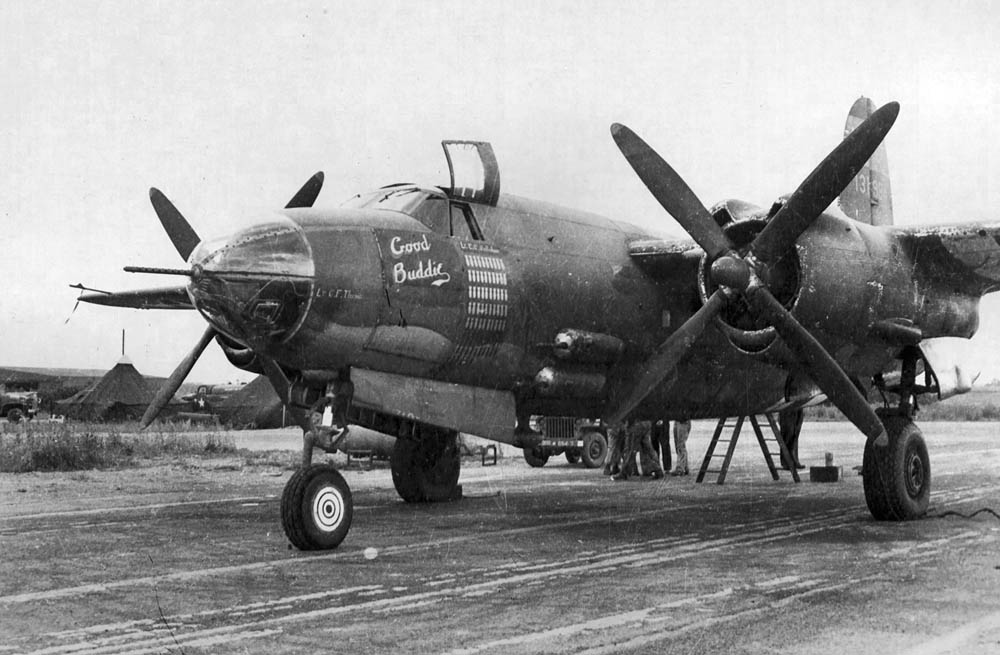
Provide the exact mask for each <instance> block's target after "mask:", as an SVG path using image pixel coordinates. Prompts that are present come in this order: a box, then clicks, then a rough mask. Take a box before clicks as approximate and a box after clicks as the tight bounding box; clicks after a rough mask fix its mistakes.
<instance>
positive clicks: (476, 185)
mask: <svg viewBox="0 0 1000 655" xmlns="http://www.w3.org/2000/svg"><path fill="white" fill-rule="evenodd" d="M441 147H442V148H443V149H444V154H445V158H446V159H447V160H448V172H449V174H450V176H451V187H449V188H441V187H424V186H419V185H416V184H391V185H389V186H385V187H382V188H381V189H377V190H375V191H372V192H370V193H363V194H359V195H357V196H354V197H353V198H351V199H350V200H348V201H347V202H345V203H344V204H343V206H344V207H349V208H354V209H378V210H383V211H394V212H401V213H403V214H406V215H407V216H410V217H412V218H415V219H417V220H418V221H420V222H421V223H423V224H424V225H426V226H427V227H429V228H430V229H431V230H433V231H434V232H436V233H438V234H441V235H443V236H450V237H458V238H461V239H475V240H481V239H482V238H483V233H482V231H481V230H480V227H479V224H478V222H477V221H476V215H475V212H474V211H473V206H474V205H477V204H479V205H490V206H496V204H497V200H498V199H499V197H500V169H499V167H498V166H497V160H496V157H495V156H494V154H493V147H492V146H491V145H490V144H489V143H486V142H485V141H442V142H441Z"/></svg>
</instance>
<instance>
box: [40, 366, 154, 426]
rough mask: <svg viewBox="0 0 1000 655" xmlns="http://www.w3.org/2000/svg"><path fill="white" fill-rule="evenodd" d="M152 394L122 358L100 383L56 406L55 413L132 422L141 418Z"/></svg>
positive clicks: (83, 418) (135, 371)
mask: <svg viewBox="0 0 1000 655" xmlns="http://www.w3.org/2000/svg"><path fill="white" fill-rule="evenodd" d="M153 394H154V390H153V389H151V388H150V386H149V384H148V383H147V382H146V380H145V378H143V377H142V375H140V374H139V371H137V370H135V366H133V365H132V362H131V361H130V360H129V359H128V357H122V358H121V359H120V360H119V361H118V363H117V364H115V366H114V368H112V369H111V370H110V371H108V372H107V373H105V374H104V377H102V378H101V379H100V380H98V381H97V382H95V383H93V384H92V385H90V386H89V387H87V388H85V389H83V390H82V391H80V392H78V393H76V394H74V395H73V396H71V397H69V398H67V399H65V400H61V401H59V402H58V403H57V405H58V407H59V412H61V413H62V414H65V415H66V416H68V417H70V418H75V419H78V420H83V421H123V420H132V419H138V418H140V417H141V416H142V414H143V412H144V411H146V407H148V406H149V403H150V402H152V400H153Z"/></svg>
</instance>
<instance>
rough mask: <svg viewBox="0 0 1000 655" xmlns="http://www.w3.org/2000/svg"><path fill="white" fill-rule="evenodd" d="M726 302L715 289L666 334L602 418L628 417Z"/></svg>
mask: <svg viewBox="0 0 1000 655" xmlns="http://www.w3.org/2000/svg"><path fill="white" fill-rule="evenodd" d="M728 302H729V298H728V296H727V295H726V293H725V292H724V291H722V290H717V291H716V292H715V293H713V294H712V295H711V296H710V297H709V299H708V301H707V302H706V303H705V304H704V305H702V306H701V308H700V309H699V310H698V311H696V312H695V313H694V315H693V316H692V317H691V318H689V319H688V320H687V321H685V322H684V324H683V325H681V326H680V327H679V328H677V330H675V331H674V333H673V334H671V335H670V336H669V337H667V340H666V341H664V342H663V343H662V344H661V345H660V347H659V348H658V349H657V350H656V352H655V353H654V354H653V356H652V357H650V358H649V359H648V360H646V362H645V363H644V364H643V366H642V369H641V370H640V373H639V377H638V379H637V380H636V381H635V382H634V383H633V385H632V386H631V388H629V389H628V391H627V392H625V393H623V394H622V395H621V396H620V398H622V400H620V401H619V402H618V403H617V406H616V407H615V408H614V411H612V412H610V413H608V414H607V416H606V420H607V421H608V422H609V423H611V424H612V425H614V424H616V423H620V422H621V421H622V419H624V418H625V417H626V416H628V414H629V412H631V411H632V410H633V409H635V408H636V406H637V405H639V403H641V402H642V401H643V400H644V399H645V398H646V396H648V395H649V394H650V392H651V391H652V390H653V389H654V388H655V387H656V385H658V384H660V383H661V382H663V380H664V378H666V377H667V376H668V375H670V371H672V370H673V369H674V367H675V366H677V363H678V362H680V361H681V358H682V357H684V355H685V354H687V351H688V350H690V349H691V346H692V345H694V342H695V341H696V340H697V339H698V337H699V336H701V333H702V332H704V331H705V327H706V326H707V325H708V324H709V322H710V321H711V320H712V319H714V318H715V317H716V316H717V315H718V314H719V312H720V311H722V309H723V308H724V307H725V306H726V304H727V303H728Z"/></svg>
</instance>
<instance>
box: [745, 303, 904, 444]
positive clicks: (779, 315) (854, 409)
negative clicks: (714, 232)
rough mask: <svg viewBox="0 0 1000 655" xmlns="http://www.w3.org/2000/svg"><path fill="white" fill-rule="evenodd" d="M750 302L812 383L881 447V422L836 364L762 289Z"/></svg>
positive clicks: (814, 339)
mask: <svg viewBox="0 0 1000 655" xmlns="http://www.w3.org/2000/svg"><path fill="white" fill-rule="evenodd" d="M751 301H752V302H753V304H754V306H755V307H756V309H757V310H758V311H759V312H761V313H762V314H764V315H765V316H766V317H767V318H768V320H769V321H770V323H771V325H773V326H774V329H775V330H777V332H778V334H779V335H781V338H782V339H783V340H784V341H785V344H786V345H787V346H788V347H789V348H790V349H791V351H792V352H793V353H795V355H796V357H798V359H799V362H800V363H801V364H802V365H803V367H804V368H805V371H806V373H808V375H809V377H811V378H812V379H813V382H815V383H816V384H817V386H819V388H820V389H822V390H823V393H825V394H826V396H827V398H829V399H830V401H831V402H833V404H834V405H836V406H837V409H839V410H840V411H841V412H843V413H844V416H846V417H847V419H848V420H849V421H850V422H851V423H853V424H854V425H855V426H856V427H857V428H858V429H859V430H861V432H863V433H864V434H865V435H867V436H868V437H869V438H871V439H877V440H879V443H882V441H881V440H882V439H883V437H885V435H886V431H885V427H884V426H883V425H882V421H880V420H879V418H878V416H877V415H876V414H875V410H873V409H872V408H871V405H869V404H868V401H867V400H865V397H864V396H863V395H861V392H860V391H858V388H857V387H856V386H854V383H853V382H851V379H850V378H848V377H847V374H846V373H844V370H843V369H842V368H840V365H839V364H838V363H837V361H836V360H835V359H834V358H833V357H831V356H830V354H829V353H828V352H827V351H826V349H825V348H823V346H822V345H821V344H820V342H819V341H817V340H816V338H815V337H813V336H812V335H811V334H809V332H808V331H807V330H806V329H805V328H804V327H802V325H801V324H800V323H799V322H798V321H796V320H795V317H794V316H792V314H791V313H790V312H789V311H788V310H787V309H785V308H784V307H783V306H782V304H781V303H780V302H778V300H777V299H776V298H775V297H774V296H773V295H771V292H770V291H768V290H767V289H766V288H764V287H759V288H757V289H756V290H754V291H753V293H752V295H751Z"/></svg>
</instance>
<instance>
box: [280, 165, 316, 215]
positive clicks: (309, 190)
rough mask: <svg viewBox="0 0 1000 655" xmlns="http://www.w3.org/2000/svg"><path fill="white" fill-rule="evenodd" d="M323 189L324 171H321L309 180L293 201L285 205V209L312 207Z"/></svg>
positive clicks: (293, 197)
mask: <svg viewBox="0 0 1000 655" xmlns="http://www.w3.org/2000/svg"><path fill="white" fill-rule="evenodd" d="M322 188H323V171H320V172H318V173H316V174H315V175H313V176H312V177H310V178H309V180H308V181H306V183H305V184H303V185H302V188H301V189H299V190H298V191H297V192H296V193H295V195H294V196H292V199H291V200H289V201H288V204H287V205H285V209H294V208H296V207H312V206H313V203H314V202H316V198H317V196H319V192H320V189H322Z"/></svg>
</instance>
